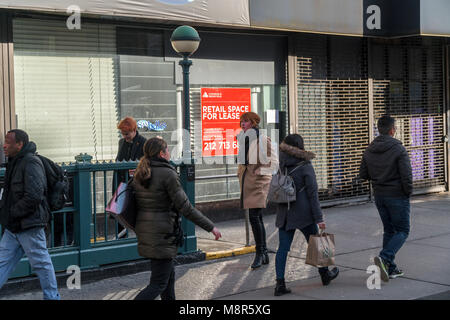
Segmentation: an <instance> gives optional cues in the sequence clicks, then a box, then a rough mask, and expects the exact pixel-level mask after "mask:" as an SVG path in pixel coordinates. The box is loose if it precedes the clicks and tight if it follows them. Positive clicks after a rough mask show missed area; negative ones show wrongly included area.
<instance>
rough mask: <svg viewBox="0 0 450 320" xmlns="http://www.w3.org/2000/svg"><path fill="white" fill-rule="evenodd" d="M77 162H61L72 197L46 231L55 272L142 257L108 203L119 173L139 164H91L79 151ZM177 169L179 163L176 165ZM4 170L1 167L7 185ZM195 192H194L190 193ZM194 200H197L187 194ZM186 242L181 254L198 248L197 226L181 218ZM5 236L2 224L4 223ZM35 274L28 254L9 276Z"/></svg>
mask: <svg viewBox="0 0 450 320" xmlns="http://www.w3.org/2000/svg"><path fill="white" fill-rule="evenodd" d="M76 159H77V161H76V162H75V163H69V164H62V165H61V166H62V167H63V169H64V170H66V172H67V175H68V177H69V182H70V196H69V199H68V201H67V202H66V205H65V206H64V208H63V209H62V210H59V211H55V212H52V215H51V220H50V222H49V226H48V228H47V229H48V230H47V232H46V233H47V247H48V248H49V252H50V255H51V258H52V261H53V265H54V267H55V271H56V272H65V271H66V270H67V268H68V267H69V266H71V265H76V266H79V267H80V269H81V270H85V269H91V268H96V267H100V266H102V265H109V264H113V263H119V262H126V261H133V260H139V259H143V258H142V257H141V256H139V254H138V251H137V240H136V235H135V234H134V233H133V232H132V231H128V230H127V229H124V230H123V231H122V232H120V229H121V228H120V226H119V225H118V223H117V221H116V220H115V219H113V218H110V217H109V215H108V214H107V213H106V212H105V207H106V205H107V203H108V201H109V200H110V199H111V197H112V194H113V187H114V189H115V188H116V187H117V185H118V182H117V180H118V179H117V177H118V172H119V171H121V172H123V173H125V176H126V177H127V178H128V176H129V171H130V170H134V169H136V167H137V164H138V162H136V161H129V162H126V161H124V162H112V161H111V162H96V163H94V162H91V159H92V157H90V156H89V155H86V154H85V155H79V156H77V157H76ZM177 169H179V167H178V168H177ZM4 176H5V169H4V168H3V169H1V170H0V180H1V185H2V187H3V180H4ZM190 194H192V193H191V192H189V193H188V195H190ZM189 198H190V200H191V202H192V203H194V200H195V199H192V196H190V197H189ZM182 225H183V230H184V232H185V241H184V245H183V247H181V248H179V251H178V253H179V254H187V253H193V252H196V251H197V238H196V236H195V228H194V226H193V224H192V223H191V222H190V221H188V220H186V219H184V218H183V222H182ZM0 232H1V234H3V226H0ZM31 274H32V270H31V267H30V264H29V263H28V259H27V258H26V256H24V257H23V258H22V259H21V261H20V262H19V264H18V265H17V267H16V269H15V271H14V272H13V273H12V274H11V276H10V279H12V278H19V277H27V276H30V275H31Z"/></svg>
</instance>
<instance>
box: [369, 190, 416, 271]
mask: <svg viewBox="0 0 450 320" xmlns="http://www.w3.org/2000/svg"><path fill="white" fill-rule="evenodd" d="M375 205H376V206H377V209H378V213H379V214H380V217H381V221H382V222H383V228H384V233H383V250H381V252H380V257H381V258H382V259H383V260H384V261H386V262H387V263H388V264H389V270H388V272H389V273H391V272H392V271H394V270H395V269H396V268H397V265H396V264H395V262H394V259H395V255H396V253H397V252H398V251H399V250H400V248H401V247H402V246H403V244H404V243H405V241H406V239H407V238H408V235H409V230H410V221H409V214H410V203H409V198H407V197H404V198H392V197H381V196H375Z"/></svg>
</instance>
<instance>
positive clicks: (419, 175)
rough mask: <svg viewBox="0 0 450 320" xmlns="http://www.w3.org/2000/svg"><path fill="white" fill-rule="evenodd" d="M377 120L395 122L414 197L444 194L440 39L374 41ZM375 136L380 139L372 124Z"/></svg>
mask: <svg viewBox="0 0 450 320" xmlns="http://www.w3.org/2000/svg"><path fill="white" fill-rule="evenodd" d="M371 46H372V48H373V52H374V53H376V56H377V58H376V60H374V59H372V62H373V66H372V70H374V72H373V78H374V82H373V83H374V119H375V120H376V119H378V118H379V117H380V116H382V115H383V114H389V115H391V116H393V117H394V118H395V119H396V120H397V134H396V138H397V139H399V140H401V141H402V142H403V144H404V146H405V147H406V149H407V150H408V153H409V156H410V159H411V166H412V169H413V182H414V189H415V192H423V191H427V190H428V191H435V190H438V189H439V187H440V189H442V190H444V189H445V167H444V166H445V157H444V143H443V141H442V137H443V136H444V135H445V134H444V132H445V128H444V89H443V88H444V84H443V65H442V58H443V57H442V42H441V40H440V39H428V38H413V39H404V40H396V41H393V40H391V41H382V40H372V43H371ZM373 130H374V135H375V136H376V135H378V132H377V129H376V123H374V127H373Z"/></svg>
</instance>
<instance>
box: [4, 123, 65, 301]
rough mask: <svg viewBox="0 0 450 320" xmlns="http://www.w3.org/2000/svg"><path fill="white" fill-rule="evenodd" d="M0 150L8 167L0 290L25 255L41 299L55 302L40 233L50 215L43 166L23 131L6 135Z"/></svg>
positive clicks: (53, 283)
mask: <svg viewBox="0 0 450 320" xmlns="http://www.w3.org/2000/svg"><path fill="white" fill-rule="evenodd" d="M3 149H4V151H5V155H6V156H7V157H8V163H7V166H6V173H5V183H4V187H3V190H2V192H1V201H0V223H1V224H2V226H3V228H4V231H5V232H4V233H3V236H2V239H1V240H0V288H1V287H2V286H3V284H4V283H5V282H6V281H7V280H8V277H9V275H10V274H11V272H12V271H14V268H15V267H16V265H17V263H18V262H19V261H20V259H21V258H22V256H23V255H24V254H26V256H27V257H28V261H29V262H30V265H31V267H32V268H33V271H34V272H35V273H36V274H37V276H38V277H39V281H40V283H41V287H42V290H43V292H44V299H46V300H59V299H60V296H59V293H58V288H57V283H56V277H55V270H54V268H53V264H52V261H51V259H50V255H49V253H48V250H47V243H46V238H45V231H44V227H45V226H46V225H47V222H48V220H49V214H50V212H49V209H48V205H47V200H46V196H45V194H46V190H47V179H46V176H45V169H44V166H43V164H42V162H41V160H40V159H39V158H38V157H37V156H36V155H35V152H36V145H35V144H34V142H31V141H29V139H28V135H27V133H26V132H25V131H23V130H19V129H14V130H11V131H9V132H8V134H7V135H6V137H5V143H4V145H3Z"/></svg>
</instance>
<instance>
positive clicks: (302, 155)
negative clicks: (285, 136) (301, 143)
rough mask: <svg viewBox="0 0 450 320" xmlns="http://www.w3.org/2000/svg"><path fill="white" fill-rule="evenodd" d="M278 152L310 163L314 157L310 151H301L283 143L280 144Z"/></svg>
mask: <svg viewBox="0 0 450 320" xmlns="http://www.w3.org/2000/svg"><path fill="white" fill-rule="evenodd" d="M280 151H283V152H284V153H286V154H288V155H290V156H291V157H295V158H298V159H302V160H307V161H310V160H312V159H314V158H315V157H316V155H315V154H314V153H312V152H310V151H306V150H302V149H299V148H297V147H293V146H290V145H288V144H286V143H284V142H282V143H281V144H280Z"/></svg>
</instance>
